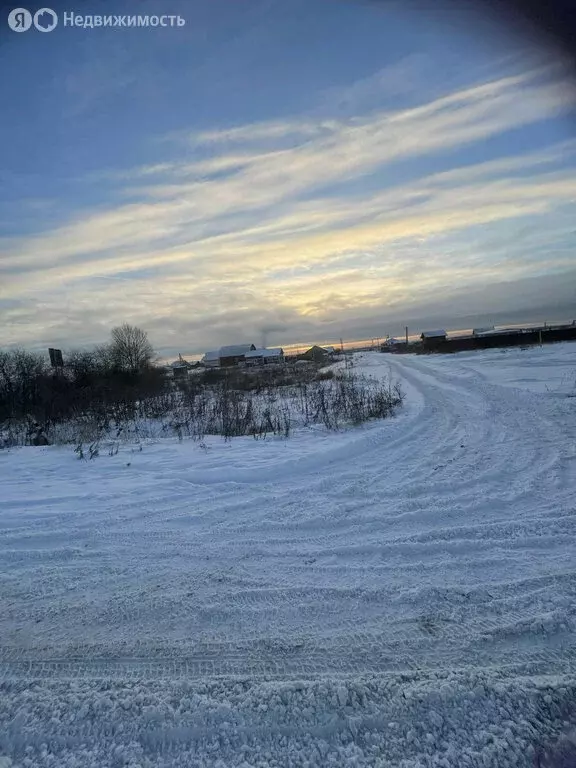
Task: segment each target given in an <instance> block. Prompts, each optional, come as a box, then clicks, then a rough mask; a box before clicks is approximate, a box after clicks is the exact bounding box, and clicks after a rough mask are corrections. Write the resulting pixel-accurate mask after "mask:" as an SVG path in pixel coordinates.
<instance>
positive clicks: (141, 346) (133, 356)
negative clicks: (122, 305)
mask: <svg viewBox="0 0 576 768" xmlns="http://www.w3.org/2000/svg"><path fill="white" fill-rule="evenodd" d="M109 351H110V354H111V357H112V359H113V361H114V364H115V365H116V366H117V367H118V368H120V369H121V370H125V371H130V372H131V373H136V372H138V371H142V370H144V369H145V368H147V367H148V366H149V365H150V363H151V361H152V358H153V356H154V349H153V347H152V344H151V343H150V341H149V340H148V335H147V333H146V331H143V330H142V329H141V328H137V327H136V326H134V325H129V324H128V323H124V324H123V325H119V326H118V327H116V328H113V329H112V341H111V343H110V347H109Z"/></svg>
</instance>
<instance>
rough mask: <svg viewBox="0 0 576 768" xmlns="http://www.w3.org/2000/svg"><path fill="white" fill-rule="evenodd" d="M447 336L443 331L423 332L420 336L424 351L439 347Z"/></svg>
mask: <svg viewBox="0 0 576 768" xmlns="http://www.w3.org/2000/svg"><path fill="white" fill-rule="evenodd" d="M447 335H448V334H447V333H446V331H444V330H438V331H424V333H423V334H422V335H421V336H420V339H421V340H422V344H423V346H424V349H427V350H432V349H437V348H438V347H440V346H441V345H442V344H443V343H444V342H445V341H446V336H447Z"/></svg>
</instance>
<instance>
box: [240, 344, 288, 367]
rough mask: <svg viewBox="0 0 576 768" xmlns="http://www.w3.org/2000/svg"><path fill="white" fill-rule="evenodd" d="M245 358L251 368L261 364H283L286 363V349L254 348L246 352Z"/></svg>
mask: <svg viewBox="0 0 576 768" xmlns="http://www.w3.org/2000/svg"><path fill="white" fill-rule="evenodd" d="M244 359H245V362H246V366H247V367H249V368H254V367H256V366H261V365H282V363H284V350H283V349H282V348H281V347H274V348H272V349H253V350H250V351H249V352H246V355H245V358H244Z"/></svg>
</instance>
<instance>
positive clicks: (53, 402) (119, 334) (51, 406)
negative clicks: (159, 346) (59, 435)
mask: <svg viewBox="0 0 576 768" xmlns="http://www.w3.org/2000/svg"><path fill="white" fill-rule="evenodd" d="M153 360H154V349H153V347H152V344H151V343H150V341H149V339H148V336H147V334H146V332H145V331H143V330H142V329H140V328H137V327H135V326H132V325H129V324H128V323H124V324H123V325H120V326H118V327H116V328H113V329H112V332H111V336H110V341H109V342H108V343H107V344H102V345H100V346H97V347H95V348H94V349H91V350H85V349H79V350H73V351H71V352H69V353H68V354H67V355H66V360H65V364H64V367H63V368H62V369H55V368H53V367H51V365H50V364H49V362H48V360H47V359H46V357H45V355H42V354H39V353H36V352H29V351H27V350H24V349H19V348H18V349H11V350H0V425H4V426H6V425H10V424H11V423H20V424H21V423H22V422H23V421H27V422H28V423H29V425H30V430H31V432H34V431H35V432H36V433H38V432H40V433H41V432H42V431H43V430H44V429H46V428H47V426H49V425H50V424H52V423H54V422H58V421H63V420H66V419H69V418H72V417H76V416H78V415H81V414H83V413H86V412H87V411H90V412H91V413H92V414H96V415H98V414H100V415H101V418H102V419H106V418H108V417H109V416H110V415H114V414H116V413H118V414H125V413H126V412H129V411H130V410H131V408H133V406H134V405H135V403H136V402H137V401H138V400H139V399H141V398H145V397H150V396H153V395H155V394H158V393H159V392H161V391H162V389H163V387H164V381H165V377H164V375H163V373H162V371H161V369H160V368H158V367H157V366H154V365H153Z"/></svg>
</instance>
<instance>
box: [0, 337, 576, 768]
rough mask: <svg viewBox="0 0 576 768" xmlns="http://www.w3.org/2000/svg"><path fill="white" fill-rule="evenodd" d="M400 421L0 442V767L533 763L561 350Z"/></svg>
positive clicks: (430, 373) (493, 366)
mask: <svg viewBox="0 0 576 768" xmlns="http://www.w3.org/2000/svg"><path fill="white" fill-rule="evenodd" d="M358 366H359V367H362V368H363V369H365V371H366V372H367V373H369V374H371V375H374V376H380V375H386V376H387V375H390V373H391V375H392V378H393V379H396V380H398V381H400V383H401V385H402V388H403V390H404V391H405V393H406V401H405V405H404V407H403V408H402V409H401V410H400V411H399V412H398V415H397V416H396V417H395V418H393V419H389V420H386V421H382V422H377V423H371V424H368V425H365V426H364V427H362V428H358V429H353V430H350V431H347V432H340V433H337V434H334V433H327V432H325V431H324V430H322V429H321V428H317V429H314V430H302V431H300V432H297V433H296V434H295V435H294V437H292V438H290V439H289V440H287V441H285V440H277V439H273V440H266V441H255V440H253V439H252V438H237V439H234V440H233V441H231V442H224V441H223V440H222V439H220V438H214V439H207V440H206V441H205V444H204V445H202V446H201V445H199V444H198V443H196V442H193V441H184V442H181V443H180V442H178V441H177V440H171V439H170V440H157V441H149V442H147V443H145V444H143V446H142V450H139V449H138V447H137V446H134V445H129V444H127V445H123V446H121V447H120V451H119V453H118V454H117V455H116V456H108V455H101V456H100V457H98V458H97V459H95V460H93V461H79V460H78V459H77V457H76V456H75V454H74V452H73V450H72V448H71V447H66V448H56V447H49V448H20V449H13V450H10V451H6V450H5V451H0V475H1V478H0V480H1V486H0V487H1V491H0V611H1V614H0V633H1V640H0V645H1V648H0V768H6V766H13V768H32V767H33V766H42V767H44V766H54V767H56V766H58V767H60V766H63V767H64V768H71V767H72V766H76V768H89V767H90V768H91V767H92V766H94V767H96V766H97V767H98V768H116V766H129V767H130V768H137V767H138V768H145V767H146V768H152V767H154V768H156V767H159V768H160V767H166V768H168V766H170V768H172V767H173V766H186V767H188V766H214V768H228V766H243V768H247V767H248V766H330V765H333V766H382V767H384V766H386V768H391V767H394V768H416V767H421V768H423V767H424V766H438V767H439V768H440V767H441V766H445V767H446V766H454V767H456V766H458V767H460V766H481V767H482V768H490V767H491V766H493V767H494V768H500V767H501V766H526V768H527V767H528V766H532V765H534V754H535V752H534V750H535V749H536V748H538V746H539V745H540V744H544V745H547V744H550V743H552V742H553V741H554V739H555V737H556V736H557V735H558V734H559V733H560V732H562V731H564V730H566V729H568V728H569V727H570V723H572V724H575V723H576V639H575V635H574V631H575V629H576V538H575V533H576V525H575V521H576V399H574V398H571V397H568V396H567V395H570V394H576V388H575V386H574V384H575V381H576V345H574V344H572V345H571V344H563V345H554V346H549V347H544V348H542V349H540V348H534V349H530V350H519V349H511V350H505V351H500V350H493V351H490V352H477V353H465V354H460V355H455V356H445V357H444V356H442V357H441V356H438V357H434V356H431V357H415V356H390V355H380V354H378V353H365V354H363V355H362V356H361V357H360V358H359V359H358Z"/></svg>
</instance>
